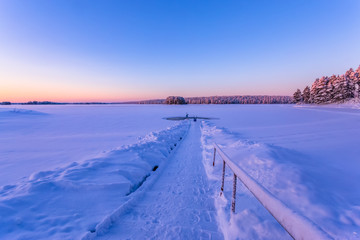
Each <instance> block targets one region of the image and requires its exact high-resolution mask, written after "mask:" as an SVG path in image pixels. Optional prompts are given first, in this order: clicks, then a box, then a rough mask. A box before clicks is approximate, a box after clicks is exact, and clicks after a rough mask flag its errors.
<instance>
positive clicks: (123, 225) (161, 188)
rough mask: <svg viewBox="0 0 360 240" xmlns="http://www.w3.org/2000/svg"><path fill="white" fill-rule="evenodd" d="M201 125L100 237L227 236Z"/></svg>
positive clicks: (214, 237)
mask: <svg viewBox="0 0 360 240" xmlns="http://www.w3.org/2000/svg"><path fill="white" fill-rule="evenodd" d="M199 125H200V123H199V122H194V123H192V124H191V127H190V129H189V132H188V135H187V137H186V138H185V139H184V140H183V142H182V143H181V144H180V146H179V147H178V148H177V150H176V152H175V154H174V156H173V157H172V158H170V159H169V162H168V163H167V165H165V166H163V167H164V169H163V171H161V172H160V173H159V174H160V175H159V176H158V179H157V180H156V181H155V182H154V183H153V185H152V186H150V187H149V188H148V189H147V191H146V192H145V193H144V195H143V197H142V199H141V200H140V201H139V202H138V203H137V204H136V205H135V206H134V207H133V208H131V209H128V210H127V211H125V212H124V213H123V215H122V216H121V217H120V218H119V219H118V221H116V222H115V223H114V224H113V226H112V228H110V229H109V232H108V233H107V234H105V235H103V236H100V237H98V238H96V239H223V235H222V233H221V232H220V230H219V228H218V224H217V221H216V209H215V207H214V199H213V198H212V197H211V196H213V194H212V192H211V190H210V188H209V185H208V179H207V176H206V173H205V170H204V166H203V164H202V155H201V144H200V136H201V133H200V127H199Z"/></svg>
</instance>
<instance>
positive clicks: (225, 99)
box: [185, 96, 293, 104]
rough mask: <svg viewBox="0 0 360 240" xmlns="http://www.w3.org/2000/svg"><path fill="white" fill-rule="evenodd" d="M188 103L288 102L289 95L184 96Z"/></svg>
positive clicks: (290, 98)
mask: <svg viewBox="0 0 360 240" xmlns="http://www.w3.org/2000/svg"><path fill="white" fill-rule="evenodd" d="M185 101H186V103H188V104H289V103H292V102H293V99H292V97H290V96H211V97H192V98H185Z"/></svg>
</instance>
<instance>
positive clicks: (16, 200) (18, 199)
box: [0, 123, 189, 239]
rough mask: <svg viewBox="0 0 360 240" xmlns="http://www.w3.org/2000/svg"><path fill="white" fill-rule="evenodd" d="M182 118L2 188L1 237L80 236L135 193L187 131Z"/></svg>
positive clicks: (0, 205) (187, 126)
mask: <svg viewBox="0 0 360 240" xmlns="http://www.w3.org/2000/svg"><path fill="white" fill-rule="evenodd" d="M188 128H189V125H188V124H187V123H182V124H178V125H175V126H173V127H171V128H168V129H167V130H163V131H160V132H152V133H150V134H149V135H147V136H146V137H145V138H143V139H141V140H140V141H139V143H137V144H134V145H128V146H125V147H122V148H119V149H117V150H113V151H110V152H108V153H104V154H103V156H100V157H97V158H94V159H89V160H87V161H84V162H82V163H76V162H74V163H72V164H70V165H68V166H66V167H63V168H57V169H55V170H52V171H42V172H38V173H35V174H32V175H31V176H30V177H29V179H28V180H24V181H22V182H20V183H18V184H15V185H6V186H4V187H2V188H1V190H0V213H1V218H0V226H1V228H0V236H1V237H2V238H3V239H49V238H51V239H78V238H79V236H82V235H83V234H84V233H85V232H88V231H94V230H96V229H95V227H96V225H97V224H98V223H99V222H100V221H101V220H102V219H103V218H104V216H106V215H108V214H111V212H113V211H114V209H116V208H118V207H119V206H120V205H121V203H124V202H126V201H127V200H128V199H129V198H131V193H132V192H133V191H135V190H136V189H137V188H138V187H139V186H140V185H141V184H142V183H143V182H144V181H145V180H146V178H147V177H148V176H149V175H151V174H152V173H153V171H152V170H153V168H154V167H155V166H159V168H161V167H162V164H164V162H166V160H167V159H168V158H169V156H170V154H171V152H172V150H173V149H174V148H175V145H176V144H178V143H179V141H181V139H182V138H183V136H184V135H185V134H186V132H187V131H188Z"/></svg>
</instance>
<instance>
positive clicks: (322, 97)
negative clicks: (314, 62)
mask: <svg viewBox="0 0 360 240" xmlns="http://www.w3.org/2000/svg"><path fill="white" fill-rule="evenodd" d="M359 95H360V66H359V67H358V69H357V70H356V71H354V70H353V69H352V68H350V69H349V70H348V71H346V73H345V74H343V75H340V76H339V75H332V76H331V77H328V76H323V77H321V78H317V79H316V80H315V82H314V83H313V84H312V86H311V88H310V87H309V86H306V87H305V88H304V90H303V91H302V92H301V90H300V89H297V90H296V92H295V93H294V95H293V97H294V102H295V103H315V104H323V103H339V102H345V101H347V100H350V99H353V98H359Z"/></svg>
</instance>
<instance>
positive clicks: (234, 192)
mask: <svg viewBox="0 0 360 240" xmlns="http://www.w3.org/2000/svg"><path fill="white" fill-rule="evenodd" d="M236 179H237V176H236V174H235V173H234V183H233V194H232V201H231V211H232V212H233V213H235V201H236Z"/></svg>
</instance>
